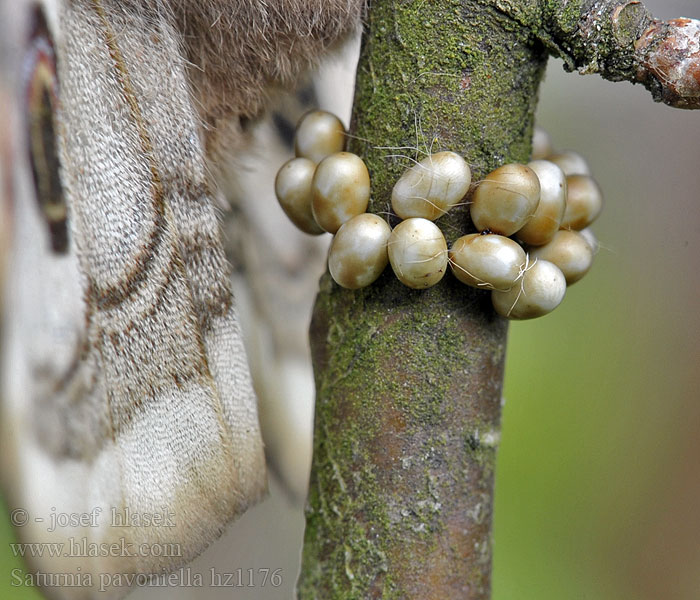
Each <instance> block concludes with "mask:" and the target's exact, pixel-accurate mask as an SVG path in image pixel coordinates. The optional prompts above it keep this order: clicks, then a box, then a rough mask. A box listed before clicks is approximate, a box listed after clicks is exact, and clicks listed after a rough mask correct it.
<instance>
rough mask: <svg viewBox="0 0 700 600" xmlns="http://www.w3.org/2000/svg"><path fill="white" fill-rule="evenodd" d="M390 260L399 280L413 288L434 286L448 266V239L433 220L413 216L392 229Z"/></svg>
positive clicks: (389, 246) (389, 244)
mask: <svg viewBox="0 0 700 600" xmlns="http://www.w3.org/2000/svg"><path fill="white" fill-rule="evenodd" d="M388 250H389V262H390V263H391V268H392V269H393V270H394V273H395V274H396V277H398V278H399V281H401V283H403V284H404V285H407V286H408V287H411V288H414V289H420V288H427V287H430V286H433V285H435V284H436V283H437V282H438V281H440V280H441V279H442V278H443V276H444V275H445V271H446V269H447V242H445V236H443V235H442V231H440V228H439V227H438V226H437V225H435V223H433V222H432V221H429V220H428V219H423V218H412V219H406V220H405V221H401V223H399V224H398V225H397V226H396V227H395V228H394V230H393V231H392V232H391V236H390V237H389V243H388Z"/></svg>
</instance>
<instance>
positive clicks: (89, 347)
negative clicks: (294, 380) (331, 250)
mask: <svg viewBox="0 0 700 600" xmlns="http://www.w3.org/2000/svg"><path fill="white" fill-rule="evenodd" d="M7 4H8V3H5V4H3V5H2V7H1V8H0V19H2V20H3V22H4V23H9V22H10V13H12V14H15V15H16V18H14V19H13V22H14V23H16V25H17V26H16V27H14V28H11V29H12V31H8V32H6V33H7V37H6V38H5V40H4V41H3V42H2V44H3V45H4V47H2V48H0V51H2V54H3V58H2V59H1V60H2V61H3V62H2V75H1V76H2V78H3V80H2V88H3V91H4V92H7V93H8V96H9V97H11V102H10V107H9V110H8V112H7V113H6V115H5V116H4V117H3V126H2V128H0V129H1V130H6V131H8V132H9V136H10V138H11V139H10V142H9V143H10V144H11V145H12V152H11V153H7V152H4V153H3V155H2V156H3V164H2V169H3V176H2V179H1V181H4V182H6V183H7V185H5V186H4V187H5V189H6V190H11V191H10V192H8V194H7V195H8V196H9V197H8V198H6V199H5V200H9V203H10V207H9V210H10V214H11V216H12V232H11V234H12V236H13V242H12V256H11V260H10V267H9V271H8V282H7V285H6V289H7V300H6V302H5V310H6V315H7V318H6V319H5V328H6V332H5V339H6V341H5V343H4V347H3V356H4V360H3V385H4V387H3V391H2V399H3V401H4V405H3V407H4V408H3V428H4V431H3V437H4V439H3V441H4V443H5V448H4V450H5V453H6V454H5V456H6V460H5V472H6V474H10V475H9V477H8V479H7V481H9V487H8V494H9V496H10V502H11V503H12V505H13V506H18V507H22V508H24V509H26V510H27V511H28V514H29V515H30V517H31V520H30V522H29V523H28V524H27V526H26V527H24V528H23V529H22V530H21V533H22V537H23V538H24V539H25V540H26V541H31V542H43V541H65V540H66V539H67V538H69V537H74V538H77V539H83V538H87V540H88V541H89V542H90V543H109V542H118V541H119V540H120V538H126V540H127V541H128V542H129V543H134V544H140V543H146V544H154V543H161V544H165V543H167V544H178V545H179V548H181V552H182V554H181V555H180V556H178V557H175V558H172V557H164V558H163V557H153V556H139V557H127V556H119V557H93V558H86V557H81V558H60V559H52V562H50V563H48V564H47V563H44V562H42V561H37V562H36V564H35V565H34V566H35V567H36V568H38V569H40V570H43V571H53V572H56V571H60V572H68V571H74V570H75V569H76V568H77V567H78V566H79V567H80V568H81V569H82V572H83V573H93V574H97V573H100V572H114V573H129V572H146V573H151V572H160V571H162V570H163V569H170V568H173V567H176V566H178V565H179V564H182V563H184V562H186V561H188V560H190V559H191V558H192V557H194V556H196V555H197V554H198V553H200V552H201V551H202V549H203V548H204V547H206V546H207V545H208V544H209V543H210V542H211V540H212V539H214V538H215V537H216V536H217V535H219V533H220V532H221V530H222V528H223V527H224V526H225V524H226V523H227V522H228V521H230V520H231V519H232V518H233V517H235V516H236V515H238V514H240V513H241V512H242V511H243V510H245V508H246V507H247V506H249V505H250V504H251V503H252V502H254V501H256V500H257V499H258V498H260V496H261V495H262V494H263V493H264V490H265V485H266V484H265V474H264V473H265V468H264V456H263V447H262V442H261V439H260V434H259V429H258V417H257V412H256V405H255V397H254V394H253V390H252V383H251V380H250V375H249V371H248V367H247V364H246V359H245V354H244V349H243V345H242V341H241V334H240V329H239V325H238V320H237V315H236V309H235V304H234V302H233V300H232V295H231V289H230V284H229V276H230V272H229V271H230V269H229V267H228V263H227V261H226V257H225V255H224V250H223V245H222V242H221V236H220V233H219V225H218V222H217V216H216V214H215V209H214V205H215V202H216V199H217V191H216V190H217V187H216V182H214V181H213V180H212V175H211V173H212V172H216V171H219V170H221V166H220V160H221V158H222V157H223V156H225V155H226V156H228V155H229V154H230V152H231V151H235V150H237V149H240V148H241V147H242V145H243V137H242V134H241V128H240V122H241V120H247V119H250V118H253V117H255V116H256V115H258V114H259V113H260V112H261V110H262V109H263V107H264V105H265V96H266V89H268V87H269V86H270V85H273V84H275V85H279V84H287V83H289V82H291V81H293V80H294V78H295V76H296V74H297V73H298V71H299V70H300V69H301V68H302V67H305V66H308V65H309V64H311V63H312V62H313V61H314V60H315V59H316V57H317V56H318V55H319V53H320V52H322V51H323V50H325V49H327V48H328V47H330V46H331V45H333V44H334V43H335V42H337V41H338V40H339V39H341V38H342V37H344V36H345V35H346V34H347V33H349V32H350V31H352V30H353V29H354V28H355V27H356V25H357V22H358V19H359V14H360V10H361V2H359V1H358V0H346V1H339V0H335V1H328V0H311V1H289V0H287V1H279V2H267V3H266V2H252V1H251V2H233V1H224V0H216V1H186V0H181V1H172V2H167V1H165V0H163V1H156V0H151V1H146V2H144V1H140V2H137V1H127V2H124V1H123V0H122V1H117V0H101V1H100V0H94V1H87V0H70V1H69V0H66V1H65V2H58V1H49V0H45V2H44V3H43V4H42V9H43V11H44V12H45V14H46V15H47V18H48V22H49V29H50V30H51V32H52V34H53V38H54V43H55V49H56V57H57V75H58V85H59V98H60V102H59V105H58V107H57V110H56V114H55V117H54V118H55V124H56V130H57V138H58V139H57V142H58V148H59V154H60V162H61V181H62V184H63V189H64V194H65V198H66V203H67V207H68V215H69V226H70V229H69V238H70V243H69V247H68V252H67V253H66V254H56V253H55V252H53V251H52V249H51V244H50V240H49V233H48V230H47V228H46V227H45V223H44V222H43V220H42V215H41V214H40V211H39V210H38V204H37V202H36V201H35V200H34V198H33V197H32V196H33V195H34V194H35V191H34V190H33V188H32V185H31V180H30V176H29V168H28V166H27V165H26V164H25V163H26V161H25V156H26V155H27V147H26V139H25V135H24V133H23V130H22V125H23V123H24V115H23V111H24V110H25V109H26V107H25V106H24V104H23V103H24V100H25V99H24V97H23V92H22V90H23V81H24V79H23V78H24V77H26V73H23V72H22V61H23V50H24V48H25V43H26V39H27V37H28V36H29V32H30V31H31V27H32V19H34V18H36V17H35V5H34V3H31V2H28V1H24V0H22V1H21V2H17V3H12V4H13V6H12V7H11V8H10V7H9V6H8V5H7ZM10 94H11V96H10ZM95 507H100V508H101V509H102V514H103V515H104V519H103V520H101V521H100V525H101V526H100V527H96V528H84V527H82V528H81V527H78V528H62V529H61V530H60V531H55V532H52V533H49V532H48V531H47V528H46V525H45V523H46V522H48V518H49V514H50V513H51V512H52V511H55V512H62V513H88V512H90V511H92V510H93V509H94V508H95ZM125 507H128V508H129V510H130V511H131V512H132V513H135V514H152V513H158V512H162V510H163V508H164V507H167V509H168V510H169V511H170V512H172V513H173V514H174V519H175V522H176V527H175V528H160V529H159V528H157V527H155V528H154V527H151V528H134V527H132V528H128V529H115V528H112V527H110V526H109V520H108V518H107V516H108V515H109V514H110V512H111V510H112V509H113V508H114V509H117V510H120V509H123V508H125ZM36 518H43V519H44V521H43V524H41V523H38V522H37V521H36V520H35V519H36ZM49 592H50V593H51V594H53V595H55V596H56V597H60V598H89V597H92V595H93V591H92V590H91V589H90V588H60V587H57V588H55V589H52V590H49ZM122 594H123V590H121V589H112V590H110V593H109V594H107V596H105V595H102V596H100V597H116V596H119V595H122Z"/></svg>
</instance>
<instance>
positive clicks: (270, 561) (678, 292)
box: [0, 0, 700, 600]
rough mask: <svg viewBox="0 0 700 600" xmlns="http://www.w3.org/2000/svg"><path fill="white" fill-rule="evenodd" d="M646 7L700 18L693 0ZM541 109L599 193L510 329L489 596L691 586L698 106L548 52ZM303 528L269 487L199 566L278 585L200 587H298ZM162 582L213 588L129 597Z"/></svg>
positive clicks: (271, 593) (699, 545)
mask: <svg viewBox="0 0 700 600" xmlns="http://www.w3.org/2000/svg"><path fill="white" fill-rule="evenodd" d="M646 5H647V7H648V8H649V9H650V10H651V11H652V12H653V13H654V14H655V15H656V16H657V17H659V18H672V17H675V16H679V15H681V14H683V15H686V16H689V17H694V18H700V3H698V1H697V0H666V1H663V0H649V1H648V2H646ZM538 120H539V124H540V125H542V126H543V127H544V128H545V129H547V130H548V131H549V132H550V134H551V135H552V138H553V141H554V143H555V145H556V147H557V148H560V149H563V148H571V149H575V150H577V151H578V152H580V153H582V154H583V155H584V156H585V157H587V159H588V160H589V163H590V164H591V166H592V169H593V172H594V175H595V176H596V178H597V179H598V181H599V182H600V184H601V186H602V188H603V191H604V193H605V196H606V206H605V209H604V212H603V214H602V216H601V218H600V219H599V221H598V222H597V223H596V224H595V226H594V230H595V232H596V234H597V235H598V238H599V240H600V242H601V250H600V252H599V253H598V255H597V257H596V263H595V264H594V268H593V270H592V271H591V273H590V274H589V275H588V276H587V277H586V279H584V281H583V282H580V283H578V284H576V285H575V286H573V287H572V288H571V289H570V290H569V292H568V293H567V298H566V299H565V301H564V303H563V304H562V306H561V307H559V308H558V309H557V310H556V311H555V312H554V313H552V314H551V315H549V316H547V317H546V318H543V319H538V320H535V321H532V322H524V323H515V324H513V325H512V327H511V331H510V338H509V349H508V363H507V365H508V366H507V375H506V386H505V398H506V405H505V409H504V415H503V433H502V444H501V448H500V453H499V462H498V471H497V478H496V505H495V524H494V527H495V541H494V572H493V598H494V600H514V599H518V600H530V599H532V600H547V599H550V598H551V599H557V600H561V599H567V600H570V599H579V598H581V599H583V598H585V599H587V600H660V599H664V600H698V599H700V402H699V400H700V392H699V391H698V390H699V388H700V350H698V340H699V339H700V314H699V313H698V308H699V305H700V302H699V301H700V293H699V292H700V269H699V268H698V267H699V266H700V263H699V262H698V258H699V257H700V210H699V205H700V113H698V112H695V113H693V112H687V111H677V110H673V109H670V108H667V107H665V106H662V105H659V104H654V103H653V102H652V101H651V99H650V96H649V94H648V93H647V92H646V91H645V90H643V89H642V88H641V87H639V86H632V85H630V84H628V83H610V82H605V81H602V80H601V79H600V78H598V77H597V76H587V77H581V76H579V75H577V74H567V73H564V72H563V70H562V66H561V62H560V61H554V60H553V61H551V62H550V66H549V69H548V74H547V79H546V81H545V84H544V86H543V87H542V90H541V94H540V108H539V111H538ZM275 490H276V488H274V489H273V492H275ZM2 513H3V514H6V511H5V510H3V511H2ZM302 527H303V521H302V517H301V514H300V511H299V510H298V509H296V508H294V507H293V506H291V505H290V504H289V503H288V501H287V500H286V499H285V498H284V497H283V496H282V495H281V494H279V493H273V496H272V497H271V498H270V499H269V500H267V501H266V502H265V503H263V504H262V505H261V506H260V507H257V508H256V509H254V510H253V511H251V512H250V513H249V514H247V515H245V516H244V517H243V519H241V520H240V521H239V522H238V523H237V524H236V525H235V526H234V527H233V528H232V530H231V532H230V533H229V534H228V536H227V538H226V539H224V540H223V541H222V542H220V543H218V544H216V545H215V546H214V547H213V548H212V549H210V550H209V551H208V552H207V553H205V555H203V556H202V557H201V558H200V559H198V561H197V562H196V563H195V565H194V568H198V569H199V570H207V569H208V567H209V566H210V565H216V564H219V565H223V566H221V567H220V568H221V569H222V570H228V571H230V570H232V568H237V567H239V566H240V567H243V568H248V567H255V566H266V567H271V568H277V567H282V568H283V569H284V570H285V571H284V572H285V585H284V587H283V588H280V589H277V590H268V591H267V592H266V591H263V590H259V589H258V590H219V591H212V592H211V596H209V595H207V596H206V597H207V598H209V597H212V598H214V597H215V598H224V597H225V598H256V599H257V598H268V597H269V598H288V597H290V593H291V589H292V588H293V582H294V577H295V568H296V565H297V563H298V545H299V543H300V540H301V535H302ZM10 536H11V532H10V529H9V526H8V524H7V523H6V522H4V521H3V522H2V523H1V524H0V599H4V598H17V599H18V600H21V599H23V598H38V595H37V594H36V593H34V592H33V591H32V590H27V589H18V588H11V587H10V586H9V583H10V579H9V573H10V571H11V569H12V568H14V567H16V566H19V563H18V562H17V561H15V560H13V559H12V557H11V555H10V553H9V552H8V550H9V547H8V540H9V539H10ZM241 540H245V542H243V543H241ZM217 561H219V562H217ZM234 591H235V592H236V593H234ZM160 594H163V597H165V596H166V595H167V597H169V598H182V599H185V598H191V597H205V596H204V595H202V593H201V592H200V593H197V594H195V593H194V592H193V591H192V590H184V589H175V590H167V591H166V592H158V591H156V590H139V591H137V592H136V593H135V594H134V596H133V598H144V599H146V598H149V599H153V598H160V597H161V595H160Z"/></svg>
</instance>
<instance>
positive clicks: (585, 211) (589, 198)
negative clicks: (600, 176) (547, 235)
mask: <svg viewBox="0 0 700 600" xmlns="http://www.w3.org/2000/svg"><path fill="white" fill-rule="evenodd" d="M566 187H567V193H566V210H565V211H564V218H563V219H562V222H561V228H562V229H577V230H581V229H584V228H586V227H588V226H589V225H590V224H591V223H593V221H595V220H596V218H597V217H598V215H599V214H600V211H601V210H603V194H602V192H601V191H600V187H598V184H597V183H596V181H595V179H593V178H592V177H591V176H590V175H569V176H568V177H567V178H566Z"/></svg>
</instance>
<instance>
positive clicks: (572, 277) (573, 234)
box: [530, 229, 593, 285]
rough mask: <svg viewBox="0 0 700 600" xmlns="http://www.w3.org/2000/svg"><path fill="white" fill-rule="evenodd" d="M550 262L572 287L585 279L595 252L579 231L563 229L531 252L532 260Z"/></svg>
mask: <svg viewBox="0 0 700 600" xmlns="http://www.w3.org/2000/svg"><path fill="white" fill-rule="evenodd" d="M533 258H536V259H538V260H548V261H549V262H551V263H552V264H555V265H556V266H557V267H559V269H560V270H561V272H562V273H564V277H565V278H566V284H567V285H571V284H572V283H575V282H577V281H578V280H579V279H581V277H583V276H584V275H585V274H586V273H588V270H589V269H590V268H591V265H592V264H593V250H592V249H591V247H590V245H589V243H588V242H587V241H586V238H584V237H583V236H582V235H581V234H580V233H579V232H578V231H570V230H568V229H562V230H561V231H557V232H556V233H555V234H554V237H553V238H552V240H551V241H550V242H549V243H547V244H545V245H544V246H538V247H537V248H532V249H531V250H530V259H533Z"/></svg>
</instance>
